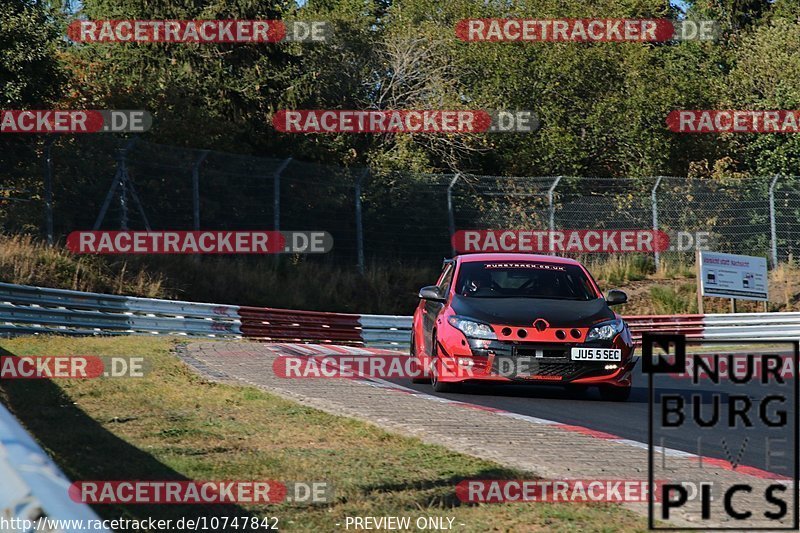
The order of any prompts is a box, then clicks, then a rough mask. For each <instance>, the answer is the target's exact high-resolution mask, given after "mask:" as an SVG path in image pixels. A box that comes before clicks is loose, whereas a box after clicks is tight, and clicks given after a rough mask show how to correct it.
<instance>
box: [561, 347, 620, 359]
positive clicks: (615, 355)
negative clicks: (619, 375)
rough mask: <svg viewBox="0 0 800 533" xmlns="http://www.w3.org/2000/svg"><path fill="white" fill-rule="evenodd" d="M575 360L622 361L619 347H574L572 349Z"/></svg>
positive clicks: (571, 354)
mask: <svg viewBox="0 0 800 533" xmlns="http://www.w3.org/2000/svg"><path fill="white" fill-rule="evenodd" d="M570 357H571V359H572V360H573V361H621V360H622V350H620V349H619V348H573V349H572V350H571V351H570Z"/></svg>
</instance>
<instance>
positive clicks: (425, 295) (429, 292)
mask: <svg viewBox="0 0 800 533" xmlns="http://www.w3.org/2000/svg"><path fill="white" fill-rule="evenodd" d="M419 297H420V299H422V300H430V301H432V302H443V301H445V300H446V298H445V297H444V296H442V293H441V291H440V290H439V287H437V286H436V285H429V286H427V287H422V288H421V289H420V290H419Z"/></svg>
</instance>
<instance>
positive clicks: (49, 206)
mask: <svg viewBox="0 0 800 533" xmlns="http://www.w3.org/2000/svg"><path fill="white" fill-rule="evenodd" d="M55 140H56V139H55V137H48V138H47V140H46V141H45V143H44V209H45V231H46V232H47V245H48V246H53V159H52V157H51V155H52V154H51V149H52V147H53V142H55Z"/></svg>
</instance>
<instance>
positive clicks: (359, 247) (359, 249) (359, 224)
mask: <svg viewBox="0 0 800 533" xmlns="http://www.w3.org/2000/svg"><path fill="white" fill-rule="evenodd" d="M368 174H369V168H365V169H364V171H363V172H362V173H360V174H359V175H358V176H356V187H355V196H356V256H357V261H358V272H359V273H360V274H362V275H363V274H364V226H363V221H362V220H361V180H362V179H363V178H364V177H365V176H367V175H368Z"/></svg>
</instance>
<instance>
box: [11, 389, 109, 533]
mask: <svg viewBox="0 0 800 533" xmlns="http://www.w3.org/2000/svg"><path fill="white" fill-rule="evenodd" d="M0 480H1V481H0V519H5V520H7V521H10V520H13V519H17V520H18V522H16V524H17V525H16V526H14V525H13V523H11V524H10V525H12V527H9V528H5V527H4V528H1V530H3V531H54V532H63V533H78V532H79V531H87V529H86V528H85V527H84V528H83V529H81V528H80V527H79V524H76V523H75V521H83V524H84V525H85V524H87V522H88V521H90V520H92V521H94V520H100V519H99V518H98V516H97V515H96V514H95V513H94V511H92V509H91V508H89V506H87V505H84V504H80V503H76V502H74V501H72V500H71V499H70V497H69V492H68V490H69V485H70V482H69V480H67V478H66V477H64V474H62V473H61V471H60V470H59V469H58V467H57V466H56V465H55V464H54V463H53V462H52V461H51V460H50V458H49V457H48V456H47V454H45V453H44V451H42V449H41V448H40V447H39V445H38V444H36V441H34V440H33V438H32V437H31V436H30V435H28V433H27V432H26V431H25V430H24V429H23V428H22V426H20V425H19V422H17V421H16V419H15V418H14V417H13V416H12V415H11V413H9V412H8V411H7V410H6V408H5V407H4V406H3V405H2V404H0ZM23 520H27V521H29V522H27V523H26V522H22V521H23ZM68 521H72V524H71V525H68V523H69V522H68ZM59 522H60V525H57V524H59ZM33 523H37V524H38V527H36V528H35V529H34V526H33ZM92 531H110V530H108V529H92Z"/></svg>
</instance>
